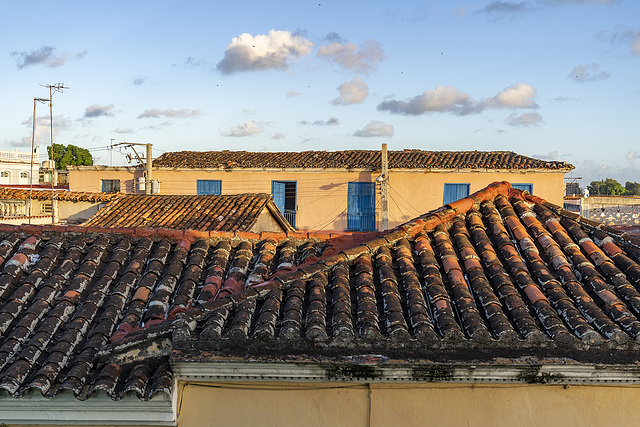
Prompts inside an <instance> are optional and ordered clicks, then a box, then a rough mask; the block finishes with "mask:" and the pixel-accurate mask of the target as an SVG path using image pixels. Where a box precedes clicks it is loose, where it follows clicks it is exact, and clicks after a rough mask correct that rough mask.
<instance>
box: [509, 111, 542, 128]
mask: <svg viewBox="0 0 640 427" xmlns="http://www.w3.org/2000/svg"><path fill="white" fill-rule="evenodd" d="M540 123H542V116H541V115H540V114H538V113H536V112H532V113H522V114H519V115H518V114H516V113H512V114H509V117H507V124H508V125H509V126H520V127H525V126H538V125H539V124H540Z"/></svg>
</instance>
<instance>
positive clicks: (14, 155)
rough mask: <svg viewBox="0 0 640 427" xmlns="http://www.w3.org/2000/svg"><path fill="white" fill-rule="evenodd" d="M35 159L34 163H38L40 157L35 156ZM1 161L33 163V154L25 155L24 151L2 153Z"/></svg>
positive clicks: (0, 152)
mask: <svg viewBox="0 0 640 427" xmlns="http://www.w3.org/2000/svg"><path fill="white" fill-rule="evenodd" d="M33 158H34V163H38V157H37V156H36V155H34V156H33ZM0 159H2V160H21V161H26V162H31V153H25V152H23V151H0Z"/></svg>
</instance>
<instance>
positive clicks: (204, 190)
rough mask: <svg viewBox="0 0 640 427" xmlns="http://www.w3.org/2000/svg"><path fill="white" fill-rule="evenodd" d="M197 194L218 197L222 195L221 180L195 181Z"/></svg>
mask: <svg viewBox="0 0 640 427" xmlns="http://www.w3.org/2000/svg"><path fill="white" fill-rule="evenodd" d="M197 193H198V194H201V195H202V194H209V195H215V196H219V195H220V194H222V180H220V179H199V180H198V181H197Z"/></svg>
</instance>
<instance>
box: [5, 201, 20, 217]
mask: <svg viewBox="0 0 640 427" xmlns="http://www.w3.org/2000/svg"><path fill="white" fill-rule="evenodd" d="M14 216H26V206H25V202H23V201H19V202H10V201H7V200H2V201H0V217H2V218H7V217H14Z"/></svg>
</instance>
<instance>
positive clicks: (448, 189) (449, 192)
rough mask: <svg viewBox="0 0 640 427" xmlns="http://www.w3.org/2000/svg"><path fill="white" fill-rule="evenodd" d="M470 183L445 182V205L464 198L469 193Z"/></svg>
mask: <svg viewBox="0 0 640 427" xmlns="http://www.w3.org/2000/svg"><path fill="white" fill-rule="evenodd" d="M469 187H470V184H445V185H444V198H443V199H444V201H443V203H442V204H443V205H446V204H448V203H453V202H455V201H456V200H460V199H464V198H465V197H467V196H468V195H469Z"/></svg>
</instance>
